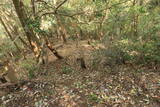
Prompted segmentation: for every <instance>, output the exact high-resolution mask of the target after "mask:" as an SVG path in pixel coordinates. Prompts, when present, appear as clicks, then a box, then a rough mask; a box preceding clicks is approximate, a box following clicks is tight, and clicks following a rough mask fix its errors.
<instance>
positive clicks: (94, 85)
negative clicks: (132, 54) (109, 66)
mask: <svg viewBox="0 0 160 107" xmlns="http://www.w3.org/2000/svg"><path fill="white" fill-rule="evenodd" d="M84 44H85V45H84ZM80 47H81V48H79V49H80V50H78V51H77V50H76V49H77V48H76V45H75V44H74V45H73V44H71V45H66V46H63V47H61V48H60V49H59V52H60V53H61V54H62V55H63V56H67V57H66V58H65V59H62V60H56V59H55V58H54V57H50V58H49V59H50V63H49V64H48V65H47V67H46V68H44V67H42V68H41V69H43V70H41V71H39V72H38V73H37V76H36V77H35V78H33V79H31V80H27V81H25V82H23V84H22V83H21V84H19V85H11V86H8V87H6V88H4V89H3V90H5V91H6V93H7V94H6V95H4V96H1V99H0V104H1V105H4V106H6V107H24V106H29V107H32V106H33V107H92V106H93V107H112V106H113V107H119V106H120V107H121V106H122V107H132V106H133V107H144V106H145V107H159V105H160V73H159V72H148V71H146V72H135V70H134V69H133V68H131V67H130V66H127V65H120V66H118V69H114V71H113V72H107V71H104V70H103V68H102V69H101V70H96V69H93V68H92V67H91V65H90V62H89V58H90V57H89V54H90V53H91V51H92V50H94V49H95V48H93V47H91V46H88V45H87V43H82V44H80ZM81 54H83V56H84V57H85V60H87V69H81V68H80V67H79V65H78V64H77V62H76V58H77V57H79V55H81Z"/></svg>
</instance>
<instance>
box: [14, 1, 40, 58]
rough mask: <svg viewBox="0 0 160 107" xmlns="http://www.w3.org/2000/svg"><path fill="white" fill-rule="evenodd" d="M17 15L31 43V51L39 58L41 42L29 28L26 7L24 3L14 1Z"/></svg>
mask: <svg viewBox="0 0 160 107" xmlns="http://www.w3.org/2000/svg"><path fill="white" fill-rule="evenodd" d="M12 1H13V4H14V7H15V10H16V13H17V15H18V18H19V20H20V23H21V25H22V28H23V30H24V32H25V35H26V36H27V39H28V41H29V43H30V46H31V49H32V51H33V52H34V54H35V56H36V57H37V56H38V54H39V50H40V49H39V46H40V43H39V40H38V38H37V37H36V36H35V34H34V32H33V29H31V28H30V27H29V26H27V23H26V22H27V21H28V18H27V15H26V14H25V9H24V5H23V2H22V1H21V0H12Z"/></svg>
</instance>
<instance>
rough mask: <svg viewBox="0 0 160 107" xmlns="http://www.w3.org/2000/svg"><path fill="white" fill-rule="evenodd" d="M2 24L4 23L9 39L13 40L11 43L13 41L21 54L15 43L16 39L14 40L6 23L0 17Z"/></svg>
mask: <svg viewBox="0 0 160 107" xmlns="http://www.w3.org/2000/svg"><path fill="white" fill-rule="evenodd" d="M0 22H1V23H2V25H3V27H4V29H5V30H6V32H7V34H8V36H9V38H10V39H11V41H12V42H13V43H14V45H15V46H16V48H17V50H18V51H19V52H20V53H21V50H20V48H19V47H18V45H17V43H16V42H15V41H14V39H13V37H12V35H11V33H10V32H9V30H8V28H7V26H6V25H5V23H4V21H3V20H2V18H1V17H0Z"/></svg>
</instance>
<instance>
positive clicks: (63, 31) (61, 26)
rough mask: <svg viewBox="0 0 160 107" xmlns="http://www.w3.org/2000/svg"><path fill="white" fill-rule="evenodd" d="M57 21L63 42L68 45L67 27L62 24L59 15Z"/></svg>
mask: <svg viewBox="0 0 160 107" xmlns="http://www.w3.org/2000/svg"><path fill="white" fill-rule="evenodd" d="M56 19H57V24H58V26H59V28H60V29H59V30H60V32H61V33H60V34H61V36H62V39H63V42H64V43H66V42H67V40H66V36H67V31H66V29H65V27H64V26H63V24H62V22H61V19H60V17H59V16H58V15H56Z"/></svg>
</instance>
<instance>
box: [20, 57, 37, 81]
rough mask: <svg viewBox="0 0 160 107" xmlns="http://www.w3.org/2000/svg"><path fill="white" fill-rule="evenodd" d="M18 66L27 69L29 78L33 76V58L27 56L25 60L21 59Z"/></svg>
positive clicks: (34, 70) (34, 63) (34, 67)
mask: <svg viewBox="0 0 160 107" xmlns="http://www.w3.org/2000/svg"><path fill="white" fill-rule="evenodd" d="M20 66H21V67H22V69H24V70H25V71H27V73H28V77H29V78H33V77H34V76H35V72H36V70H37V67H36V62H35V61H34V60H33V59H31V58H29V59H27V60H23V61H21V63H20Z"/></svg>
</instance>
